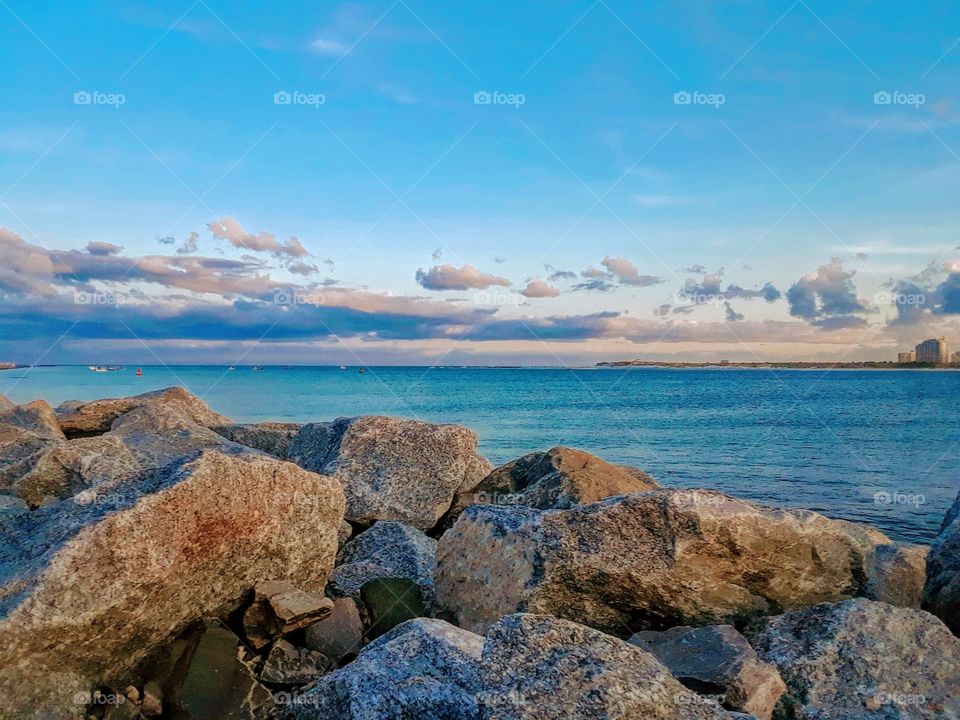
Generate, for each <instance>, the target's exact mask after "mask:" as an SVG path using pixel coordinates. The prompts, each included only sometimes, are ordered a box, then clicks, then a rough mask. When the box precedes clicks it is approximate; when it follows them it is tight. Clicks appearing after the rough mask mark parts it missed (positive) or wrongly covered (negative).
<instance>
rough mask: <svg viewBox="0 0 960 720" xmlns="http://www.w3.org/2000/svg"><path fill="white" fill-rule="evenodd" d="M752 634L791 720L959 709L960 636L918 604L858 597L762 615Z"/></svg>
mask: <svg viewBox="0 0 960 720" xmlns="http://www.w3.org/2000/svg"><path fill="white" fill-rule="evenodd" d="M751 642H752V644H753V647H754V648H755V649H756V651H757V653H758V654H759V655H760V656H761V657H762V658H763V659H764V660H766V661H767V662H771V663H774V664H775V665H776V666H777V668H778V669H779V670H780V675H781V676H782V677H783V679H784V681H785V682H786V684H787V694H786V695H785V696H784V697H783V699H782V700H781V702H780V709H778V713H780V714H782V716H783V717H785V718H791V719H794V720H834V719H835V720H855V719H857V718H864V719H866V718H874V717H884V718H917V719H918V720H919V719H926V718H930V719H931V720H932V719H933V718H955V717H960V695H958V693H957V688H960V639H957V638H955V637H953V635H951V634H950V631H949V630H948V629H947V628H946V626H944V625H943V623H941V622H940V621H939V620H938V619H937V618H935V617H933V616H932V615H930V614H928V613H925V612H923V611H921V610H914V609H910V608H896V607H893V606H891V605H888V604H886V603H881V602H875V601H872V600H866V599H863V598H855V599H852V600H846V601H844V602H840V603H822V604H819V605H816V606H814V607H811V608H806V609H804V610H796V611H793V612H789V613H786V614H784V615H780V616H777V617H773V618H769V619H767V620H766V621H765V622H763V623H762V624H761V625H760V626H759V627H758V628H757V629H756V630H755V631H754V632H753V633H751Z"/></svg>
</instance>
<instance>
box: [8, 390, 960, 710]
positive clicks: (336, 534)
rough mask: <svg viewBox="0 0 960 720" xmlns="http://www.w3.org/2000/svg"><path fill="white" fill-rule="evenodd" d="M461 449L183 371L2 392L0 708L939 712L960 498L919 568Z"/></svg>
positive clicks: (955, 642) (952, 670)
mask: <svg viewBox="0 0 960 720" xmlns="http://www.w3.org/2000/svg"><path fill="white" fill-rule="evenodd" d="M476 448H477V439H476V436H475V435H474V434H473V433H472V432H470V431H469V430H466V429H465V428H460V427H456V426H450V425H431V424H428V423H421V422H415V421H409V420H400V419H395V418H383V417H368V418H352V419H347V418H340V419H338V420H335V421H332V422H322V423H310V424H306V425H298V424H292V423H258V424H255V425H238V424H234V423H232V422H231V421H230V420H228V419H227V418H224V417H222V416H220V415H218V414H216V413H215V412H213V411H211V410H210V409H209V408H207V407H206V406H205V405H204V404H203V403H202V402H201V401H200V400H198V399H197V398H195V397H193V396H191V395H189V394H188V393H186V392H185V391H183V390H179V389H176V388H174V389H170V390H166V391H161V392H158V393H149V394H147V395H143V396H137V397H134V398H122V399H117V400H107V401H97V402H95V403H66V404H64V405H62V406H61V407H60V408H57V409H56V410H53V409H52V408H50V407H49V406H46V405H45V403H42V402H41V403H31V404H30V405H26V406H17V405H14V404H13V403H10V402H9V401H6V400H5V399H4V398H2V397H0V482H2V485H0V718H7V717H11V718H15V717H36V718H58V719H59V718H81V717H83V718H89V717H91V716H92V717H95V718H104V719H105V720H134V719H137V718H142V719H149V718H156V717H175V718H178V719H180V720H207V719H210V720H214V719H217V720H219V719H220V718H250V719H254V718H271V717H274V718H282V719H283V720H330V719H331V718H337V719H338V720H340V719H341V718H343V719H345V720H399V719H401V718H403V719H411V720H412V719H416V720H421V719H423V720H454V719H456V720H547V719H548V718H549V719H550V720H552V719H553V718H558V717H563V718H572V719H575V720H576V719H580V718H582V719H583V720H593V719H594V718H609V719H611V720H618V719H623V720H628V719H629V720H633V719H639V718H644V719H647V718H650V719H652V720H687V719H697V718H717V719H718V720H720V719H722V718H733V717H741V718H751V717H752V718H757V719H760V720H768V719H771V718H772V719H773V720H833V718H837V719H838V720H839V719H840V718H844V719H847V718H853V719H855V720H857V719H861V718H862V719H863V720H872V719H874V718H882V719H884V720H891V719H901V718H902V719H907V718H910V719H913V718H918V719H923V720H926V719H927V718H930V719H932V718H954V719H958V718H960V698H958V691H957V689H958V688H960V639H958V638H956V637H955V636H954V634H952V633H951V632H950V629H948V627H947V625H951V624H953V623H955V618H956V614H955V608H956V597H955V592H954V591H955V588H956V587H957V560H956V558H957V554H956V552H957V551H956V546H957V544H956V542H955V538H956V534H957V533H956V532H955V531H957V527H958V522H957V521H956V507H957V506H955V511H954V512H952V513H951V515H950V516H948V518H947V520H946V522H945V523H944V533H943V534H942V535H941V536H940V538H939V539H937V540H936V542H934V544H933V547H932V550H931V551H930V555H929V566H928V563H927V548H926V547H924V546H916V545H901V544H899V543H895V542H892V541H891V540H890V539H889V538H887V537H886V536H884V535H883V534H882V533H879V532H877V531H875V530H873V529H871V528H869V527H866V526H862V525H856V524H853V523H848V522H843V521H838V520H832V519H830V518H827V517H824V516H822V515H819V514H816V513H812V512H806V511H799V510H779V509H772V508H765V507H760V506H757V505H754V504H751V503H748V502H744V501H742V500H738V499H736V498H732V497H729V496H726V495H723V494H721V493H716V492H709V491H699V490H672V489H668V488H662V487H659V486H658V485H657V483H656V482H655V481H654V480H653V478H651V477H650V476H648V475H646V474H645V473H643V472H642V471H640V470H636V469H633V468H625V467H622V466H618V465H612V464H609V463H606V462H605V461H603V460H602V459H600V458H598V457H596V456H593V455H590V454H589V453H585V452H583V451H580V450H576V449H572V448H562V447H557V448H553V449H551V450H548V451H546V452H535V453H531V454H529V455H526V456H524V457H522V458H519V459H518V460H515V461H513V462H511V463H508V464H506V465H504V466H502V467H500V468H496V469H493V468H491V466H490V465H489V463H487V461H486V460H484V459H483V458H482V457H480V456H479V455H478V454H477V450H476ZM921 605H922V607H923V608H924V609H920V608H921ZM928 610H929V612H928ZM938 616H939V617H938ZM944 623H946V625H945V624H944ZM952 626H953V627H954V630H955V629H956V628H955V624H953V625H952Z"/></svg>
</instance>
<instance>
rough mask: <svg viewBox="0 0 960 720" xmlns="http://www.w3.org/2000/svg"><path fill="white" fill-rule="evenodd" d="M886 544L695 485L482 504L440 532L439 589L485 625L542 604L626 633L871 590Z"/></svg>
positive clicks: (848, 526) (455, 608) (833, 523)
mask: <svg viewBox="0 0 960 720" xmlns="http://www.w3.org/2000/svg"><path fill="white" fill-rule="evenodd" d="M887 544H890V540H889V539H888V538H886V537H885V536H884V535H883V534H881V533H879V532H876V531H874V530H871V529H868V528H865V527H862V526H858V525H855V524H853V523H848V522H843V521H838V520H830V519H828V518H826V517H823V516H822V515H818V514H817V513H813V512H808V511H803V510H777V509H769V508H763V507H759V506H756V505H753V504H751V503H748V502H745V501H742V500H736V499H734V498H731V497H728V496H726V495H722V494H720V493H716V492H706V491H697V490H656V491H652V492H648V493H639V494H633V495H623V496H618V497H613V498H608V499H607V500H602V501H600V502H598V503H593V504H591V505H583V506H580V507H576V508H572V509H570V510H552V511H541V510H534V509H531V508H526V507H516V506H514V507H502V506H491V505H474V506H472V507H470V508H468V509H467V510H466V511H465V512H464V513H463V515H461V516H460V518H459V520H458V521H457V523H456V524H455V525H454V526H453V528H452V529H451V530H449V531H448V532H446V533H445V534H444V535H443V536H442V537H441V539H440V543H439V548H438V551H437V575H436V590H437V598H438V605H439V607H440V608H441V609H445V610H447V611H449V612H452V613H453V614H454V616H455V617H456V618H457V624H459V625H461V626H462V627H466V628H468V629H470V630H474V631H475V632H483V631H485V629H486V628H487V627H489V626H490V625H491V624H492V623H494V622H496V620H497V619H499V618H500V617H502V616H503V615H506V614H510V613H514V612H537V613H546V614H551V615H556V616H558V617H565V618H568V619H571V620H575V621H577V622H581V623H583V624H585V625H590V626H593V627H597V628H600V629H602V630H605V631H607V632H610V633H612V634H615V635H622V636H628V635H629V634H630V633H631V632H635V631H637V630H647V629H663V628H669V627H673V626H676V625H696V624H719V623H736V622H739V621H742V620H747V619H749V618H751V617H754V616H757V615H766V614H774V613H779V612H783V611H785V610H790V609H795V608H800V607H805V606H807V605H813V604H815V603H818V602H823V601H831V600H840V599H844V598H847V597H851V596H855V595H862V594H865V593H866V592H867V584H868V580H869V577H870V573H871V572H872V571H873V566H874V556H875V554H876V548H877V546H878V545H887Z"/></svg>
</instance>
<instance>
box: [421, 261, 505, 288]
mask: <svg viewBox="0 0 960 720" xmlns="http://www.w3.org/2000/svg"><path fill="white" fill-rule="evenodd" d="M416 280H417V284H418V285H420V287H422V288H424V289H426V290H486V289H487V288H489V287H492V286H494V285H499V286H501V287H510V286H511V285H513V283H512V282H510V281H509V280H507V279H506V278H503V277H500V276H498V275H492V274H490V273H485V272H481V271H480V270H478V269H477V268H475V267H474V266H473V265H464V266H463V267H459V268H458V267H456V266H454V265H450V264H449V263H448V264H444V265H434V266H433V267H432V268H430V269H429V270H427V271H426V272H424V271H423V268H420V269H419V270H417V274H416Z"/></svg>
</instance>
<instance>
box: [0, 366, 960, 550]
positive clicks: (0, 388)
mask: <svg viewBox="0 0 960 720" xmlns="http://www.w3.org/2000/svg"><path fill="white" fill-rule="evenodd" d="M134 370H135V368H127V369H126V370H124V371H118V372H111V373H94V372H91V371H89V370H88V369H87V368H85V367H51V368H34V369H29V370H11V371H3V372H0V393H3V394H5V395H7V396H8V397H10V398H11V399H12V400H15V401H17V402H25V401H28V400H31V399H34V398H44V399H45V400H47V401H49V402H50V403H52V404H54V405H56V404H58V403H60V402H62V401H64V400H70V399H79V400H93V399H96V398H101V397H111V396H114V397H116V396H124V395H133V394H136V393H140V392H145V391H147V390H156V389H159V388H163V387H168V386H170V385H182V386H184V387H186V388H187V389H189V390H190V391H191V392H193V393H195V394H196V395H199V396H200V397H202V398H203V399H204V400H205V401H206V402H207V403H208V404H209V405H210V406H211V407H213V408H214V409H215V410H217V411H219V412H221V413H223V414H225V415H228V416H230V417H232V418H234V419H235V420H236V421H238V422H256V421H261V420H279V421H290V422H309V421H317V420H329V419H332V418H335V417H338V416H341V415H363V414H372V413H377V414H385V415H397V416H403V417H409V418H416V419H421V420H426V421H431V422H449V423H459V424H462V425H466V426H467V427H469V428H472V429H473V430H474V431H476V433H477V434H478V435H479V436H480V448H481V451H482V452H483V453H484V454H486V455H487V457H489V458H490V460H491V461H493V462H494V463H498V464H499V463H502V462H505V461H507V460H510V459H512V458H515V457H518V456H520V455H522V454H524V453H527V452H530V451H533V450H543V449H547V448H549V447H551V446H553V445H569V446H573V447H578V448H583V449H585V450H589V451H591V452H594V453H596V454H598V455H600V456H602V457H604V458H606V459H607V460H610V461H613V462H620V463H627V464H631V465H636V466H638V467H641V468H643V469H644V470H646V471H648V472H649V473H651V474H652V475H653V476H654V477H656V478H657V479H658V480H659V481H660V482H661V483H662V484H663V485H666V486H675V487H702V488H712V489H717V490H723V491H725V492H728V493H731V494H733V495H738V496H740V497H744V498H749V499H751V500H755V501H759V502H762V503H767V504H772V505H785V506H794V507H802V508H809V509H811V510H816V511H819V512H822V513H824V514H826V515H829V516H831V517H836V518H845V519H849V520H854V521H860V522H868V523H871V524H873V525H875V526H877V527H878V528H880V529H881V530H883V531H884V532H886V533H887V534H889V535H890V536H892V537H894V538H895V539H898V540H907V541H914V542H924V543H928V542H930V541H931V540H932V539H933V537H934V536H935V535H936V531H937V528H938V527H939V525H940V521H941V519H942V518H943V515H944V513H945V512H946V510H947V508H948V507H949V505H950V503H951V502H952V500H953V498H954V497H955V496H956V494H957V490H958V488H960V425H958V400H960V373H958V372H937V371H929V372H924V371H896V370H890V371H853V370H844V371H832V372H823V371H809V370H808V371H795V370H794V371H791V370H737V369H727V370H669V369H657V368H626V369H584V370H566V369H496V368H490V369H478V368H434V369H430V368H422V367H421V368H397V367H382V368H368V369H367V372H366V373H365V374H363V375H361V374H359V373H358V372H357V370H356V368H351V369H348V370H341V369H339V368H336V367H333V368H330V367H292V368H280V367H267V368H264V369H263V370H260V371H253V370H251V369H250V368H249V367H237V368H236V369H235V370H228V369H227V368H226V367H211V366H189V367H187V366H179V367H171V368H164V367H147V366H144V367H143V371H144V375H143V377H139V378H138V377H136V376H135V375H134ZM878 493H879V495H877V494H878Z"/></svg>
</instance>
